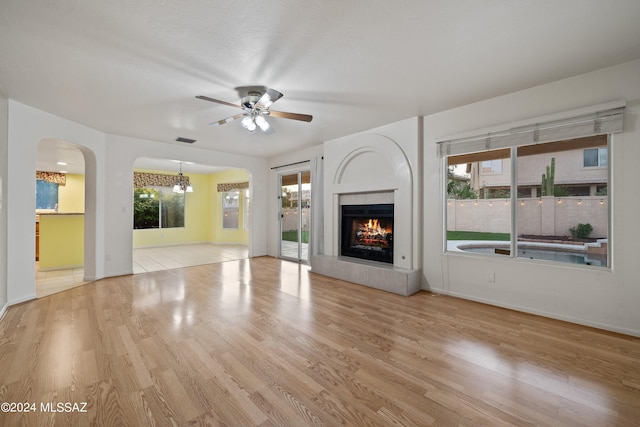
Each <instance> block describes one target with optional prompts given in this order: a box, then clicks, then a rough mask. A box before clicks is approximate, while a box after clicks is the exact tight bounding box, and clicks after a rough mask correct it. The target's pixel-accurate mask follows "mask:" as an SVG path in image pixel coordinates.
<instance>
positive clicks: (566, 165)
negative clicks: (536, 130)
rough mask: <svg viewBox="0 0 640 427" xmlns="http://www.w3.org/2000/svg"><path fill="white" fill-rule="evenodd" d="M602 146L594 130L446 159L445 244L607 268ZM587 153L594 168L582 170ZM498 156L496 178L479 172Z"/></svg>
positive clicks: (453, 248)
mask: <svg viewBox="0 0 640 427" xmlns="http://www.w3.org/2000/svg"><path fill="white" fill-rule="evenodd" d="M603 144H604V146H603ZM585 146H589V148H586V149H585V148H583V147H585ZM607 147H608V137H607V135H599V136H594V137H588V138H578V139H571V140H565V141H559V142H549V143H544V144H535V145H523V146H519V147H514V148H512V149H507V150H506V151H505V150H504V149H501V150H493V151H484V152H479V153H471V154H462V155H454V156H449V157H447V166H448V168H449V173H448V183H447V202H446V210H447V216H446V218H447V225H446V226H447V250H449V251H466V252H477V253H485V254H493V255H496V256H505V255H508V256H513V257H518V258H527V259H538V260H547V261H555V262H564V263H573V264H582V265H591V266H602V267H607V266H608V265H609V264H608V253H607V251H608V249H607V239H608V235H609V210H608V207H607V206H608V198H607V188H608V185H609V183H608V176H609V171H608V168H607V153H608V148H607ZM512 156H513V157H515V162H516V165H517V174H514V173H512V172H511V167H510V165H511V164H512V163H511V162H512V160H511V157H512ZM587 156H590V159H591V160H593V159H595V161H596V162H597V166H601V168H599V169H597V170H588V169H584V168H582V167H581V163H580V160H581V159H584V161H585V165H586V164H587V163H586V160H587ZM505 158H507V159H508V160H509V161H505V162H504V166H505V170H504V172H505V173H504V175H500V179H498V177H493V176H488V177H485V176H482V171H483V170H484V165H486V164H496V162H497V161H502V160H504V159H505ZM465 164H466V166H464V165H465ZM463 166H464V167H463ZM594 166H595V164H594ZM454 171H457V172H455V173H454ZM461 171H466V173H464V174H462V173H461ZM476 171H480V172H479V173H478V172H476ZM512 176H513V177H512ZM512 180H513V182H512ZM514 187H515V188H514ZM511 189H513V190H514V191H516V194H517V196H516V198H515V199H513V200H512V199H511ZM511 218H516V221H515V224H514V225H515V230H512V229H511V227H512V224H511V222H512V221H511Z"/></svg>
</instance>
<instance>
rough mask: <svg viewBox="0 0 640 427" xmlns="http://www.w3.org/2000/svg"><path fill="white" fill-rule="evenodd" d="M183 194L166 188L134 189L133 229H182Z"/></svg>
mask: <svg viewBox="0 0 640 427" xmlns="http://www.w3.org/2000/svg"><path fill="white" fill-rule="evenodd" d="M184 205H185V193H174V192H173V191H172V189H171V188H168V187H143V188H136V189H135V190H134V195H133V228H134V229H147V228H178V227H184Z"/></svg>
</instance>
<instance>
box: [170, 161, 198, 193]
mask: <svg viewBox="0 0 640 427" xmlns="http://www.w3.org/2000/svg"><path fill="white" fill-rule="evenodd" d="M173 192H174V193H181V194H182V193H184V192H187V193H193V187H192V186H191V184H190V183H189V179H188V178H187V177H186V176H184V175H183V174H182V162H180V173H178V176H177V177H176V180H175V183H174V185H173Z"/></svg>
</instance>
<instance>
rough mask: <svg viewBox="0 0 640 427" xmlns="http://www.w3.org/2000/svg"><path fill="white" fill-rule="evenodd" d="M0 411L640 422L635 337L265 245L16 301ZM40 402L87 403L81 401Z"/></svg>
mask: <svg viewBox="0 0 640 427" xmlns="http://www.w3.org/2000/svg"><path fill="white" fill-rule="evenodd" d="M0 367H1V369H0V402H33V403H36V404H37V409H38V410H37V411H36V412H35V413H28V414H24V413H23V414H18V413H0V425H3V426H4V425H29V426H31V425H34V426H35V425H53V424H54V422H55V425H89V424H93V425H107V426H110V425H113V426H123V425H132V426H137V425H159V426H164V425H227V426H240V425H241V426H250V425H262V426H286V425H290V426H306V425H315V426H317V425H327V426H333V425H342V424H346V425H353V426H362V425H380V426H390V425H403V426H405V425H406V426H411V425H420V426H423V425H441V426H477V425H486V426H500V425H517V426H530V425H540V426H563V425H569V426H632V425H635V426H637V425H638V423H639V422H640V339H637V338H632V337H628V336H623V335H617V334H613V333H608V332H603V331H599V330H595V329H590V328H586V327H582V326H577V325H573V324H567V323H563V322H559V321H554V320H549V319H545V318H541V317H536V316H532V315H527V314H522V313H518V312H513V311H509V310H503V309H499V308H495V307H490V306H487V305H482V304H477V303H473V302H469V301H465V300H460V299H456V298H451V297H446V296H437V295H433V294H431V293H428V292H420V293H418V294H416V295H414V296H411V297H409V298H406V297H402V296H397V295H393V294H389V293H385V292H382V291H377V290H373V289H369V288H366V287H362V286H358V285H354V284H350V283H347V282H343V281H340V280H335V279H330V278H326V277H323V276H319V275H316V274H313V273H309V271H308V267H306V266H301V265H298V264H295V263H290V262H286V261H281V260H276V259H273V258H269V257H262V258H254V259H251V260H247V259H245V260H238V261H230V262H223V263H219V264H212V265H204V266H198V267H189V268H183V269H174V270H167V271H158V272H153V273H146V274H136V275H131V276H123V277H117V278H109V279H104V280H100V281H98V282H95V283H90V284H87V285H84V286H80V287H77V288H74V289H71V290H68V291H65V292H61V293H58V294H55V295H51V296H48V297H45V298H41V299H38V300H34V301H31V302H27V303H24V304H21V305H19V306H14V307H10V308H9V309H8V311H7V313H6V314H5V316H4V319H2V321H1V322H0ZM40 402H53V403H54V405H55V403H58V402H62V403H64V402H70V403H78V404H81V403H82V402H87V412H86V413H62V412H57V413H51V412H42V411H41V410H40V409H41V408H40Z"/></svg>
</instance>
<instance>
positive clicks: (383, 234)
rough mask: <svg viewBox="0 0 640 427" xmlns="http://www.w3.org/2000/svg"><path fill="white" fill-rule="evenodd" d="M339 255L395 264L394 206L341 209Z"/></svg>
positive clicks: (348, 207) (352, 206) (373, 205)
mask: <svg viewBox="0 0 640 427" xmlns="http://www.w3.org/2000/svg"><path fill="white" fill-rule="evenodd" d="M341 214H342V216H341V223H342V235H341V239H340V255H342V256H348V257H354V258H361V259H367V260H372V261H380V262H386V263H390V264H393V204H371V205H342V212H341Z"/></svg>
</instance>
